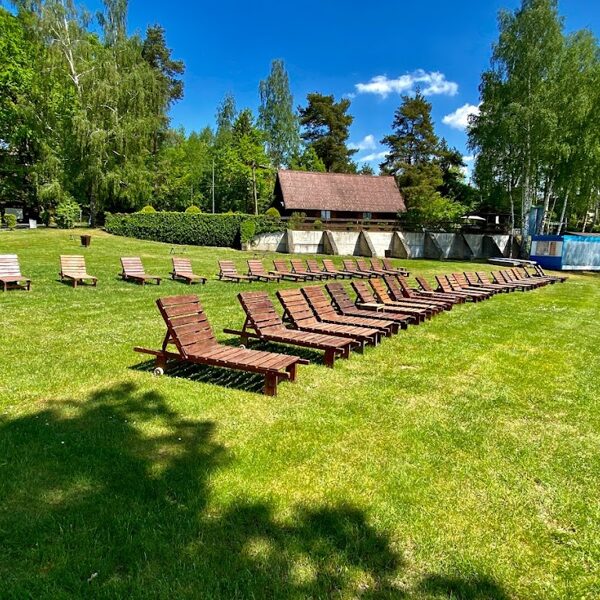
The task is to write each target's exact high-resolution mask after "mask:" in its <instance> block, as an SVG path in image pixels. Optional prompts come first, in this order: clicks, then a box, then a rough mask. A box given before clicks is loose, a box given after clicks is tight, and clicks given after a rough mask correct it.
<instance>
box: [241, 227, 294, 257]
mask: <svg viewBox="0 0 600 600" xmlns="http://www.w3.org/2000/svg"><path fill="white" fill-rule="evenodd" d="M243 250H259V251H262V252H287V251H288V246H287V235H286V232H285V231H278V232H277V233H261V234H260V235H257V236H256V237H254V238H252V239H251V240H250V242H248V243H247V244H244V246H243Z"/></svg>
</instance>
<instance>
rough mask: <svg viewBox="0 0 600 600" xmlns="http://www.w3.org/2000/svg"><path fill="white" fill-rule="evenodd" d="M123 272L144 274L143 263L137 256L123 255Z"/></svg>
mask: <svg viewBox="0 0 600 600" xmlns="http://www.w3.org/2000/svg"><path fill="white" fill-rule="evenodd" d="M121 266H122V267H123V273H125V274H126V275H145V274H146V272H145V271H144V265H143V264H142V259H141V258H140V257H139V256H125V257H122V258H121Z"/></svg>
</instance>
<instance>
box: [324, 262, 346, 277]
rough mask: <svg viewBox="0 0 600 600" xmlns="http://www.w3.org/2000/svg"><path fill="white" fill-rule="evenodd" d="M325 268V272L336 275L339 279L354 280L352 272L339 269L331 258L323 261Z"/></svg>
mask: <svg viewBox="0 0 600 600" xmlns="http://www.w3.org/2000/svg"><path fill="white" fill-rule="evenodd" d="M323 268H324V269H325V272H327V273H329V274H330V275H334V276H335V277H339V278H341V279H352V273H350V271H344V270H342V269H338V268H337V267H336V266H335V264H334V263H333V261H332V260H331V259H330V258H324V259H323Z"/></svg>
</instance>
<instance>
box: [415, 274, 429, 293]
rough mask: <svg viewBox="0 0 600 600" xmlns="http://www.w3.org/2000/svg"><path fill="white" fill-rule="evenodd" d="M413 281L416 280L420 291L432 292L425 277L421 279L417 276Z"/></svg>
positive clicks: (420, 276)
mask: <svg viewBox="0 0 600 600" xmlns="http://www.w3.org/2000/svg"><path fill="white" fill-rule="evenodd" d="M415 279H416V280H417V283H418V284H419V285H420V286H421V289H422V290H425V291H426V292H433V288H432V287H431V286H430V285H429V281H427V279H425V277H423V276H422V275H417V276H416V277H415Z"/></svg>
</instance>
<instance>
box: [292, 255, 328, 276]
mask: <svg viewBox="0 0 600 600" xmlns="http://www.w3.org/2000/svg"><path fill="white" fill-rule="evenodd" d="M290 263H292V272H294V273H296V274H297V275H302V276H303V277H305V278H306V279H307V280H308V281H312V280H314V279H327V275H324V274H323V273H321V272H318V273H312V272H311V271H310V270H309V269H307V268H306V267H305V266H304V261H302V260H301V259H299V258H292V259H291V260H290Z"/></svg>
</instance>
